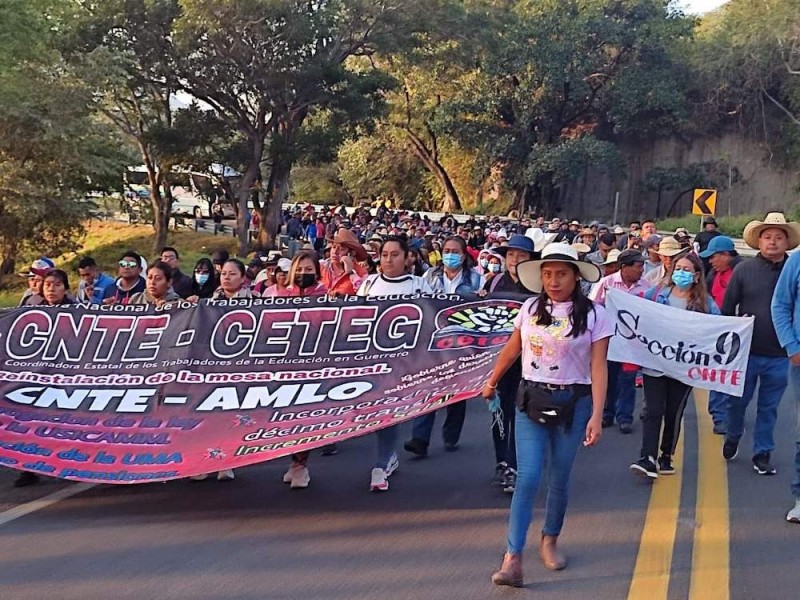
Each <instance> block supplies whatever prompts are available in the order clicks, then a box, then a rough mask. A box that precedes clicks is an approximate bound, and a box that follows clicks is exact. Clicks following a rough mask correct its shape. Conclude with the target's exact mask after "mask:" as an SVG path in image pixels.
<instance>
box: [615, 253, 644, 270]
mask: <svg viewBox="0 0 800 600" xmlns="http://www.w3.org/2000/svg"><path fill="white" fill-rule="evenodd" d="M617 262H618V263H619V264H621V265H622V266H623V267H627V266H630V265H635V264H636V263H643V262H644V255H642V253H641V252H639V251H638V250H632V249H628V250H623V251H622V252H620V253H619V258H617Z"/></svg>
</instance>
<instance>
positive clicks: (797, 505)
mask: <svg viewBox="0 0 800 600" xmlns="http://www.w3.org/2000/svg"><path fill="white" fill-rule="evenodd" d="M786 520H787V521H789V523H800V498H798V499H797V500H795V501H794V508H793V509H792V510H790V511H789V512H788V513H786Z"/></svg>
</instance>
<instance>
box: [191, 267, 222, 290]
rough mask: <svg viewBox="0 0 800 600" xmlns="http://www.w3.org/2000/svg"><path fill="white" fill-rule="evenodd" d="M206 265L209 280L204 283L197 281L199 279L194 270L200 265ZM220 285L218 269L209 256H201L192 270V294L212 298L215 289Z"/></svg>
mask: <svg viewBox="0 0 800 600" xmlns="http://www.w3.org/2000/svg"><path fill="white" fill-rule="evenodd" d="M201 266H202V267H205V268H206V269H207V270H208V281H206V282H205V283H204V284H203V285H200V284H199V283H197V280H196V279H195V277H194V271H196V270H197V268H198V267H201ZM218 286H219V280H218V279H217V271H216V270H215V269H214V265H213V263H212V262H211V259H209V258H201V259H200V260H198V261H197V262H196V263H195V265H194V269H193V270H192V294H191V295H192V296H197V297H198V298H211V296H213V295H214V290H216V289H217V287H218Z"/></svg>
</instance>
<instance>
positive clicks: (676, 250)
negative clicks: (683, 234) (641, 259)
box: [658, 237, 688, 256]
mask: <svg viewBox="0 0 800 600" xmlns="http://www.w3.org/2000/svg"><path fill="white" fill-rule="evenodd" d="M687 250H688V248H684V247H683V246H681V244H680V242H679V241H678V240H676V239H675V238H674V237H665V238H664V239H662V240H661V243H660V244H659V245H658V254H660V255H661V256H677V255H678V254H680V253H681V252H686V251H687Z"/></svg>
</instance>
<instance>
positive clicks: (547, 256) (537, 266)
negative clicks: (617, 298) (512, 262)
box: [517, 243, 601, 294]
mask: <svg viewBox="0 0 800 600" xmlns="http://www.w3.org/2000/svg"><path fill="white" fill-rule="evenodd" d="M546 262H567V263H570V264H573V265H575V266H576V267H578V271H580V274H581V278H582V279H585V280H586V281H588V282H589V283H595V282H596V281H598V280H599V279H600V275H601V273H600V268H599V267H597V266H596V265H593V264H592V263H588V262H584V261H582V260H578V253H577V252H575V248H573V247H572V246H570V245H569V244H561V243H558V244H550V245H548V246H547V247H546V248H545V249H544V250H542V258H541V259H539V260H526V261H525V262H522V263H520V264H518V265H517V277H519V281H520V283H522V285H524V286H525V287H526V288H527V289H529V290H530V291H532V292H534V293H535V294H539V293H541V291H542V264H544V263H546Z"/></svg>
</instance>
